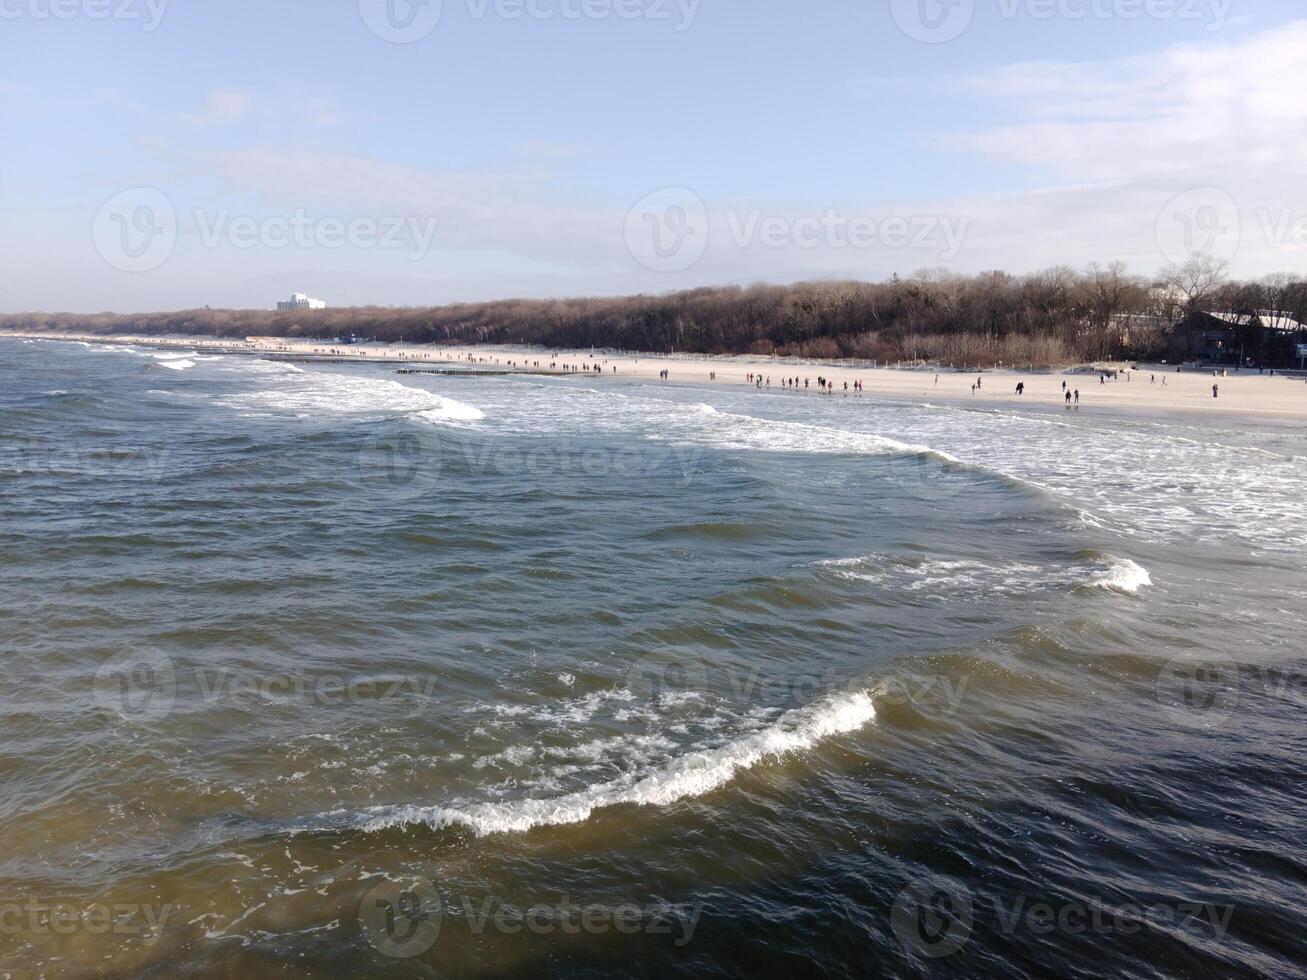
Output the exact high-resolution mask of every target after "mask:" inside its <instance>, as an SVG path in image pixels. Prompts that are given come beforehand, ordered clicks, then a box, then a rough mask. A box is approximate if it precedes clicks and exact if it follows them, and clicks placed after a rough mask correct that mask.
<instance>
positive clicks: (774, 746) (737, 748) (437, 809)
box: [332, 691, 876, 837]
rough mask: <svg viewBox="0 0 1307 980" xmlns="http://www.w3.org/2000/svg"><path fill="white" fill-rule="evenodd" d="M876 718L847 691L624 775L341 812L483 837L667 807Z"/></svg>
mask: <svg viewBox="0 0 1307 980" xmlns="http://www.w3.org/2000/svg"><path fill="white" fill-rule="evenodd" d="M875 717H876V708H875V705H874V703H873V699H872V695H871V692H869V691H851V692H845V693H840V694H837V695H832V696H830V697H828V698H824V699H822V700H821V701H818V702H815V703H814V704H811V705H807V706H805V707H803V708H796V709H793V710H791V711H788V712H786V713H785V714H784V715H782V716H781V717H780V718H778V719H777V720H776V721H775V722H774V723H773V724H771V725H769V726H767V727H766V728H763V729H762V730H760V731H757V732H752V733H750V734H747V735H742V736H740V737H738V738H735V739H733V740H731V741H728V742H726V743H724V744H722V745H720V746H717V747H716V748H710V749H702V750H698V751H695V752H690V753H688V754H686V755H683V756H680V757H678V758H676V759H673V760H671V761H669V762H666V763H664V764H663V765H660V766H658V767H656V768H654V769H652V770H646V771H636V772H633V773H629V774H626V775H623V776H621V777H619V778H617V779H614V780H611V781H609V782H606V783H601V784H599V785H596V786H592V787H589V788H587V789H583V790H580V791H578V792H575V793H569V794H567V795H565V796H559V797H554V798H549V799H522V800H515V801H510V802H503V803H471V804H455V805H450V806H388V807H374V808H370V809H368V810H364V811H361V812H355V813H352V814H349V815H347V822H348V823H349V825H351V826H355V827H359V828H361V829H363V830H366V831H380V830H385V829H387V828H390V827H406V826H413V825H419V824H420V825H425V826H427V827H430V828H432V829H433V830H439V829H441V828H444V827H455V826H458V827H466V828H468V829H470V830H471V831H472V832H473V833H474V834H476V835H477V836H478V837H484V836H488V835H491V834H505V833H523V832H525V831H528V830H531V829H532V828H534V827H545V826H560V825H566V824H576V823H582V822H584V821H585V820H588V819H589V818H590V815H591V814H593V813H594V812H595V811H596V810H600V809H605V808H607V807H613V806H619V805H622V804H630V805H635V806H651V807H660V806H668V805H669V804H672V803H675V802H676V801H678V800H682V799H686V798H690V797H695V796H702V795H704V794H705V793H710V792H712V791H713V790H715V789H718V788H719V787H721V786H723V785H725V784H726V783H728V782H730V781H731V780H732V779H734V778H735V777H736V775H737V774H739V773H740V772H742V771H745V770H748V769H751V768H752V767H754V766H756V765H757V764H758V763H760V762H763V761H764V760H768V759H779V758H783V757H786V756H789V755H793V754H797V753H801V752H804V751H807V750H810V749H812V748H814V747H815V746H816V745H817V744H818V743H820V742H821V741H823V740H824V739H827V738H830V737H832V736H835V735H841V734H847V733H850V732H855V731H858V730H859V729H861V728H863V727H865V726H866V725H867V724H869V723H870V722H871V721H873V720H874V719H875ZM332 816H337V817H338V816H340V814H333V815H332Z"/></svg>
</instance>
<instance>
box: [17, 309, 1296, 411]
mask: <svg viewBox="0 0 1307 980" xmlns="http://www.w3.org/2000/svg"><path fill="white" fill-rule="evenodd" d="M0 336H3V337H12V338H14V339H20V340H43V341H62V342H66V343H90V344H106V345H124V344H126V345H132V346H139V347H153V348H158V349H165V350H166V349H177V348H185V349H189V350H196V351H209V352H211V353H215V354H217V353H224V354H229V355H245V356H253V357H273V358H276V357H293V358H296V359H302V360H306V361H320V362H335V363H364V364H386V365H395V366H397V367H406V366H412V367H413V368H414V370H418V371H420V370H423V369H431V370H433V371H435V370H436V369H438V367H439V366H440V365H462V366H465V367H473V366H475V367H480V368H485V369H497V370H500V371H501V372H502V373H515V374H516V373H521V374H527V373H530V374H535V375H538V376H554V377H573V376H577V375H581V376H589V377H592V378H594V380H596V381H598V380H599V379H600V378H601V377H602V378H612V377H616V378H633V377H638V378H641V379H643V380H648V381H651V382H656V381H657V380H658V378H659V374H660V372H662V371H664V370H665V371H668V372H669V378H668V382H667V383H669V384H674V385H675V384H694V385H705V386H707V385H730V386H734V387H752V388H755V389H756V388H757V384H756V382H751V381H749V380H748V376H749V375H750V374H754V375H758V374H761V375H762V377H763V378H764V384H763V388H764V389H766V390H769V391H770V390H772V389H775V390H776V392H777V393H778V394H793V393H794V392H793V390H792V389H787V388H785V387H784V386H783V385H782V379H783V378H787V377H788V378H796V377H797V378H799V384H800V388H799V391H800V392H804V393H806V394H808V395H810V396H811V397H816V398H829V399H831V400H842V399H843V398H844V397H846V394H845V391H844V385H845V384H846V383H847V384H848V385H849V391H848V394H847V397H854V394H855V393H854V390H853V384H854V382H855V381H858V382H861V384H862V387H863V393H862V397H864V398H884V399H892V400H900V401H907V402H912V403H917V404H923V403H945V404H949V405H950V406H970V407H973V408H993V409H1002V410H1015V411H1028V412H1038V413H1040V414H1045V413H1048V412H1074V411H1077V410H1078V411H1093V412H1094V413H1095V414H1100V415H1101V414H1116V415H1120V416H1125V417H1131V416H1148V417H1157V416H1173V417H1181V418H1184V419H1187V420H1192V419H1195V418H1209V419H1221V420H1239V419H1244V420H1256V421H1259V422H1270V423H1274V422H1286V423H1293V422H1307V383H1304V381H1303V380H1302V379H1299V378H1291V377H1289V376H1286V375H1278V374H1277V375H1275V376H1274V377H1272V376H1270V375H1265V374H1253V373H1248V372H1246V371H1245V372H1242V373H1237V374H1229V375H1227V376H1224V377H1214V376H1213V374H1212V372H1211V371H1210V370H1207V371H1201V370H1195V369H1190V370H1187V371H1181V372H1179V373H1177V372H1176V369H1175V366H1164V365H1140V366H1139V369H1138V370H1133V369H1129V368H1128V367H1127V366H1126V365H1111V366H1109V367H1106V370H1118V369H1126V370H1128V371H1129V373H1128V375H1127V374H1123V375H1121V376H1120V377H1119V378H1117V379H1115V380H1113V379H1111V378H1109V379H1108V380H1107V383H1106V384H1102V383H1100V381H1099V375H1098V374H1087V373H1071V372H1070V371H1069V370H1062V371H1059V370H1057V369H1055V368H1054V369H1043V370H1034V371H1013V370H1006V369H1004V370H997V371H993V370H991V371H980V372H965V373H964V372H962V371H957V370H953V369H939V370H934V369H929V368H888V367H854V366H850V365H847V364H838V363H834V362H824V363H818V362H797V361H786V360H781V359H779V358H762V357H756V356H750V355H723V356H713V357H710V356H707V355H694V354H676V355H659V354H647V353H646V354H633V353H623V354H615V353H610V352H604V351H595V352H594V354H593V355H592V354H591V352H590V351H543V350H539V349H536V348H529V347H500V346H458V347H432V346H430V345H418V344H383V343H367V344H353V345H347V346H340V347H336V346H333V345H330V344H326V343H324V342H322V341H314V340H303V339H296V338H258V339H257V340H255V341H248V340H220V339H216V338H213V337H207V336H204V337H192V336H184V335H177V336H167V337H138V336H131V335H122V334H116V335H112V336H102V335H88V334H59V333H31V332H25V331H24V332H19V331H12V332H11V331H6V332H4V333H2V334H0ZM470 359H475V360H470ZM537 362H538V364H537ZM551 363H557V364H559V365H564V364H567V365H577V366H580V365H589V366H590V367H591V370H590V371H589V372H586V371H574V370H562V369H556V370H551V369H550V367H549V365H550V364H551ZM595 364H599V365H600V366H601V367H602V369H603V371H602V374H600V373H596V372H595V371H594V370H593V365H595ZM614 369H616V370H614ZM818 376H822V377H825V378H827V379H829V380H831V381H833V382H834V384H835V388H836V390H835V392H834V393H833V394H830V395H823V394H821V393H819V391H818V390H817V387H816V379H817V377H818ZM768 377H770V379H771V385H770V386H768V385H767V384H766V379H767V378H768ZM1127 377H1128V378H1129V380H1127ZM804 379H808V380H809V381H810V383H811V386H810V387H809V388H808V389H806V392H805V389H803V388H802V384H803V380H804ZM977 379H980V382H981V387H980V390H979V391H977V392H975V393H973V392H972V391H971V386H972V385H973V384H975V383H976V381H977ZM1153 379H1155V380H1153ZM1163 380H1165V385H1164V384H1163ZM1063 381H1065V382H1066V384H1067V386H1068V389H1069V390H1074V389H1076V388H1079V389H1080V395H1081V400H1080V404H1079V408H1078V409H1077V408H1076V407H1075V406H1074V404H1073V406H1072V407H1071V408H1070V409H1068V408H1067V406H1066V404H1065V399H1064V396H1063V393H1062V388H1061V386H1062V382H1063ZM1019 383H1024V384H1025V389H1026V390H1025V394H1024V395H1017V394H1016V386H1017V384H1019ZM1214 384H1215V385H1218V386H1219V394H1220V397H1219V398H1213V397H1212V386H1213V385H1214Z"/></svg>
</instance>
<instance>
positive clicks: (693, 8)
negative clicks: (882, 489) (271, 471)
mask: <svg viewBox="0 0 1307 980" xmlns="http://www.w3.org/2000/svg"><path fill="white" fill-rule="evenodd" d="M1304 91H1307V10H1305V9H1304V8H1303V7H1302V4H1301V0H811V2H808V3H797V2H794V0H789V2H780V0H417V2H410V0H222V2H217V0H210V2H207V3H206V2H203V0H0V312H10V313H12V312H23V311H63V312H99V311H115V312H143V311H153V310H172V309H186V308H195V307H200V306H206V305H208V306H213V307H224V308H255V309H258V308H271V307H272V306H273V305H274V304H275V303H276V301H277V300H278V299H284V298H286V297H287V296H289V294H290V293H292V292H295V291H300V292H304V293H307V294H309V295H311V296H314V297H317V298H321V299H323V300H325V301H326V302H327V303H328V304H329V305H331V306H355V305H381V306H407V305H428V304H443V303H450V302H464V301H477V300H486V299H499V298H505V297H556V296H577V295H619V294H627V293H637V292H639V293H660V292H667V291H671V290H676V289H683V288H692V287H696V286H705V285H722V284H740V285H748V284H750V283H754V282H781V283H783V282H795V281H801V280H809V279H819V278H856V279H872V280H878V279H884V278H887V277H889V276H891V275H894V274H898V275H903V276H906V275H910V274H912V273H914V272H915V271H917V270H920V269H926V268H937V267H939V268H946V269H949V270H952V271H955V272H958V273H974V272H981V271H986V270H992V269H1002V270H1005V271H1008V272H1012V273H1024V272H1029V271H1033V270H1037V269H1041V268H1046V267H1049V266H1053V265H1070V266H1073V267H1076V268H1082V267H1084V266H1086V265H1087V264H1088V263H1090V262H1099V263H1107V262H1111V261H1117V260H1119V261H1123V262H1125V263H1126V264H1127V266H1128V268H1129V270H1130V271H1131V272H1134V273H1137V274H1140V275H1146V276H1152V275H1154V274H1156V273H1157V272H1158V271H1159V270H1160V269H1162V268H1163V267H1164V266H1166V265H1167V264H1168V263H1173V262H1183V261H1184V260H1185V259H1186V258H1188V257H1190V256H1192V255H1195V254H1200V255H1213V256H1215V257H1217V258H1221V259H1226V260H1228V261H1229V262H1230V265H1231V270H1232V272H1233V273H1235V274H1237V275H1240V276H1247V277H1257V276H1262V275H1266V274H1270V273H1275V272H1280V271H1285V272H1297V273H1303V272H1304V271H1307V269H1305V268H1304V267H1305V266H1307V262H1305V261H1304V260H1305V259H1307V182H1304V181H1303V180H1302V173H1303V170H1302V167H1303V161H1304V160H1305V159H1307V126H1305V125H1304V123H1307V98H1304V97H1303V94H1302V93H1303V92H1304Z"/></svg>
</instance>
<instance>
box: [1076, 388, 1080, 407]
mask: <svg viewBox="0 0 1307 980" xmlns="http://www.w3.org/2000/svg"><path fill="white" fill-rule="evenodd" d="M1076 404H1077V405H1079V404H1080V389H1079V388H1077V389H1076Z"/></svg>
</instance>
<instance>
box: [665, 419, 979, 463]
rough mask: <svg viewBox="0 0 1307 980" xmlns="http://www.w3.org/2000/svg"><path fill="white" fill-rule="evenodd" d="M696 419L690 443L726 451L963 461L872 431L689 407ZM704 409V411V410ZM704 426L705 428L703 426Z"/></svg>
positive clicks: (687, 432) (686, 432)
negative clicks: (701, 419) (703, 442)
mask: <svg viewBox="0 0 1307 980" xmlns="http://www.w3.org/2000/svg"><path fill="white" fill-rule="evenodd" d="M688 407H689V408H690V410H691V411H692V412H694V413H695V415H696V416H699V417H701V418H702V417H706V420H704V421H703V422H701V423H700V426H699V427H697V428H696V429H693V430H686V431H685V432H683V433H682V435H684V436H688V437H689V438H690V439H691V440H692V441H696V442H698V441H709V442H711V443H712V444H713V445H715V446H718V447H721V448H726V449H753V450H763V451H769V452H770V451H775V452H802V453H845V454H850V455H860V454H872V455H885V454H905V455H915V456H931V457H934V458H935V459H939V460H943V461H945V462H948V463H958V464H960V463H961V462H962V461H961V460H959V459H958V458H957V457H956V456H952V455H950V454H948V453H946V452H942V451H940V450H938V449H935V448H934V447H932V446H924V445H915V444H913V443H908V442H901V441H899V440H898V439H891V438H889V437H888V436H881V435H876V434H875V433H872V432H857V431H854V430H850V429H837V428H831V427H829V426H822V425H812V424H811V423H808V422H791V421H787V420H784V419H765V418H757V417H755V416H752V415H738V414H735V413H733V412H722V411H719V410H717V409H715V408H712V406H709V405H691V406H688ZM704 409H707V411H704ZM704 425H706V426H707V428H704V427H703V426H704Z"/></svg>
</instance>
